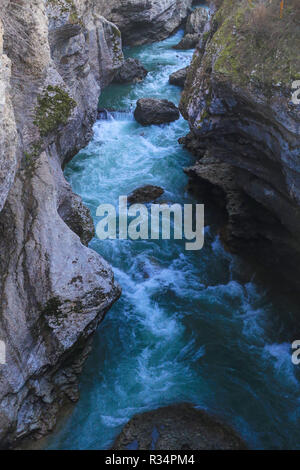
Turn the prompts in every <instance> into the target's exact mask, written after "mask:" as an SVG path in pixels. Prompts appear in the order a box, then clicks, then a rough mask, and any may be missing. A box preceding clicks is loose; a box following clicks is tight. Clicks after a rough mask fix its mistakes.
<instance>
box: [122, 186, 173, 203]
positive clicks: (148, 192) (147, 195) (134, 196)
mask: <svg viewBox="0 0 300 470" xmlns="http://www.w3.org/2000/svg"><path fill="white" fill-rule="evenodd" d="M164 192H165V191H164V189H162V188H160V187H159V186H152V185H151V184H148V185H146V186H143V187H141V188H137V189H135V190H134V191H133V192H132V193H131V194H130V195H129V196H128V199H127V200H128V202H129V204H135V203H146V202H152V201H155V200H156V199H158V198H159V197H160V196H162V195H163V194H164Z"/></svg>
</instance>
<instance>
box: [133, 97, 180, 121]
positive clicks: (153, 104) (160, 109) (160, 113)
mask: <svg viewBox="0 0 300 470" xmlns="http://www.w3.org/2000/svg"><path fill="white" fill-rule="evenodd" d="M134 117H135V119H136V120H137V121H138V122H139V123H140V124H142V126H150V125H151V124H157V125H158V124H165V123H169V122H173V121H177V119H179V117H180V113H179V110H178V108H177V107H176V106H175V104H174V103H172V102H171V101H168V100H157V99H152V98H142V99H140V100H138V101H137V106H136V109H135V112H134Z"/></svg>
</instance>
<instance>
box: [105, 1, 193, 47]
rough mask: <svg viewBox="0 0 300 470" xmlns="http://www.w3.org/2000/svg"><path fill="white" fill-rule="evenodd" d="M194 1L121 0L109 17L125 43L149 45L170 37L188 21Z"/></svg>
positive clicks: (115, 4)
mask: <svg viewBox="0 0 300 470" xmlns="http://www.w3.org/2000/svg"><path fill="white" fill-rule="evenodd" d="M192 2H193V1H192V0H120V1H119V2H112V4H113V5H112V8H111V12H110V13H109V15H108V17H109V19H110V20H111V21H113V22H114V23H115V24H116V25H118V27H119V28H120V30H121V32H122V37H123V41H124V43H125V44H131V45H133V44H145V43H147V42H154V41H160V40H162V39H165V38H166V37H168V36H169V35H170V34H171V33H172V32H173V31H174V30H175V29H176V28H178V26H180V24H181V23H182V21H183V20H184V19H185V18H186V16H187V14H188V12H189V10H190V7H191V5H192Z"/></svg>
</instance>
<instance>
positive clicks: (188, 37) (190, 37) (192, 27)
mask: <svg viewBox="0 0 300 470" xmlns="http://www.w3.org/2000/svg"><path fill="white" fill-rule="evenodd" d="M208 22H209V12H208V10H207V9H206V8H203V7H199V8H196V9H195V10H194V11H193V12H192V13H191V14H190V15H189V16H188V19H187V22H186V26H185V34H184V37H183V38H182V40H181V41H180V42H179V44H177V45H176V46H174V49H193V48H195V47H196V46H197V44H198V43H199V41H200V39H201V37H202V36H203V34H204V33H205V32H207V31H208Z"/></svg>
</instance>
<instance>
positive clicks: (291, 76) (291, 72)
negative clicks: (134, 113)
mask: <svg viewBox="0 0 300 470" xmlns="http://www.w3.org/2000/svg"><path fill="white" fill-rule="evenodd" d="M218 3H219V9H218V11H217V12H216V14H215V16H214V18H213V26H212V32H214V34H211V36H210V37H208V38H206V39H207V44H206V49H205V51H199V50H198V51H196V53H195V56H194V59H193V61H192V64H191V67H190V70H189V73H188V77H187V81H186V87H185V90H184V92H183V95H182V100H181V105H180V107H181V110H182V112H183V114H186V109H187V106H188V105H189V103H190V101H191V99H192V97H193V96H195V97H196V96H197V95H198V93H199V90H200V89H201V88H202V89H203V88H209V82H210V81H211V78H212V77H215V79H217V80H218V81H219V82H221V81H224V82H227V83H229V84H231V85H234V86H238V87H241V88H246V89H248V88H249V86H251V87H256V88H258V89H259V90H261V91H262V92H263V93H264V95H265V96H266V97H268V98H271V97H272V95H273V93H274V87H275V86H276V85H278V84H280V85H281V86H283V87H286V88H287V89H288V90H290V88H291V84H292V81H293V80H296V79H297V77H299V74H300V56H299V54H298V53H297V50H296V44H298V43H300V27H299V26H300V8H299V4H298V3H299V0H289V2H288V4H287V5H286V7H285V9H284V10H283V13H282V15H281V14H280V2H279V1H277V0H276V1H274V0H273V1H272V2H270V1H269V0H252V1H251V2H250V1H249V0H239V1H238V2H237V1H236V0H222V1H221V0H219V2H218ZM207 113H208V114H209V103H206V106H205V110H203V113H202V118H203V116H205V117H207Z"/></svg>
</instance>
